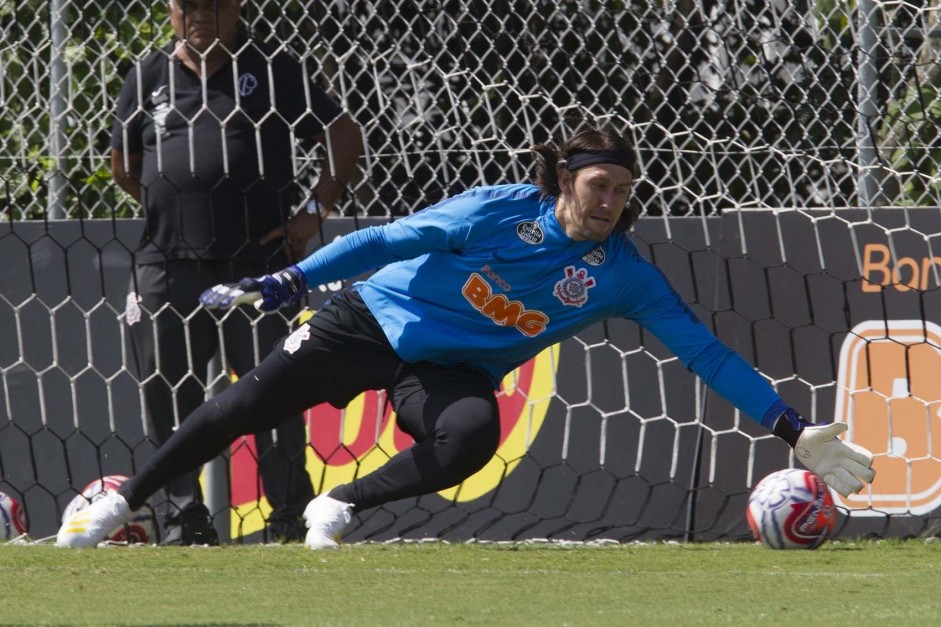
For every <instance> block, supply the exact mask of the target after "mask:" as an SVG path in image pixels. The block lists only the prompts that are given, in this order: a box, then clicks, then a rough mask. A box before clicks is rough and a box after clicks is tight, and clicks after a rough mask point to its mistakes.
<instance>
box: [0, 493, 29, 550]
mask: <svg viewBox="0 0 941 627" xmlns="http://www.w3.org/2000/svg"><path fill="white" fill-rule="evenodd" d="M26 529H27V524H26V511H25V510H24V509H23V508H22V507H20V504H19V503H18V502H17V501H16V499H15V498H13V497H12V496H10V495H8V494H7V493H5V492H0V540H12V539H13V538H17V537H19V536H21V535H23V534H24V533H26Z"/></svg>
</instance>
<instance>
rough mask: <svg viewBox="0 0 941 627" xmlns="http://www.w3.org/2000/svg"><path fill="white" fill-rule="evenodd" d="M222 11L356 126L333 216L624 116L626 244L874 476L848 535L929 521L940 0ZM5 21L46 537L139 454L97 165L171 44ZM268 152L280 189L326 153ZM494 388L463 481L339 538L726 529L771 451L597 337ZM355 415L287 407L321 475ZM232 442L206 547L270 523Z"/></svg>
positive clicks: (111, 10) (19, 276) (890, 531)
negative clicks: (636, 174) (835, 426)
mask: <svg viewBox="0 0 941 627" xmlns="http://www.w3.org/2000/svg"><path fill="white" fill-rule="evenodd" d="M243 5H244V6H243V9H242V26H243V27H244V28H245V29H246V30H248V31H249V32H250V33H252V35H253V36H255V37H256V38H258V39H260V40H263V41H265V42H267V43H269V44H272V45H274V46H283V47H284V48H286V49H289V50H291V51H292V53H293V54H295V55H296V56H297V57H298V58H300V59H302V60H303V61H304V62H305V66H306V67H307V68H308V70H309V71H310V72H311V74H312V76H313V78H314V79H315V80H316V81H317V82H318V83H319V84H320V85H322V86H323V87H324V88H325V89H326V90H327V92H328V93H329V94H330V95H331V97H332V98H333V99H334V100H335V101H336V102H338V103H340V105H341V106H342V107H343V108H344V109H345V110H346V111H348V112H349V113H350V115H351V116H352V118H353V119H354V120H356V122H357V123H358V124H359V125H360V127H361V129H362V131H363V136H364V140H365V153H364V155H363V156H362V157H361V159H360V160H359V164H358V165H359V168H358V170H359V174H358V176H357V177H356V179H355V180H354V181H352V182H351V184H350V185H349V187H348V190H347V192H346V193H345V195H344V196H343V198H342V200H341V202H340V203H339V205H338V207H337V213H338V214H339V215H340V216H343V217H346V218H349V221H348V222H343V226H342V227H341V226H338V227H337V228H338V229H339V230H340V231H343V230H349V229H353V228H359V227H361V226H363V225H365V224H371V223H375V221H378V222H383V221H388V220H389V219H392V218H395V217H397V216H402V215H407V214H410V213H412V212H414V211H417V210H419V209H421V208H423V207H425V206H428V205H429V204H431V203H434V202H437V201H438V200H440V199H442V198H444V197H446V196H447V195H449V194H451V193H454V192H457V191H460V190H463V189H466V188H468V187H470V186H474V185H479V184H484V183H487V184H493V183H503V182H518V181H524V180H527V178H528V176H529V173H530V168H531V166H532V161H531V159H530V156H529V152H528V147H529V146H530V145H532V144H534V143H538V142H545V141H555V142H558V141H559V140H560V139H561V138H563V137H565V136H566V135H567V134H568V133H570V132H571V131H572V129H573V128H575V127H576V126H577V125H578V124H579V123H580V122H582V121H589V122H611V123H613V124H615V125H617V126H620V127H622V128H624V129H626V130H627V132H628V133H629V134H630V135H631V137H632V138H633V139H634V141H635V143H636V145H637V146H638V150H639V155H640V161H641V170H642V176H641V178H640V179H639V180H638V181H637V184H636V185H635V189H634V196H633V198H632V201H631V202H633V203H636V204H637V205H638V206H639V207H640V208H641V211H642V216H643V217H642V218H641V220H640V221H639V223H638V224H637V227H636V229H635V233H634V238H635V241H637V243H638V244H639V246H640V248H641V250H642V252H644V254H645V255H647V256H648V257H650V258H651V259H653V260H654V261H655V262H656V263H657V264H658V265H660V266H661V267H662V268H663V269H664V272H665V273H666V274H667V276H668V277H669V278H670V280H671V281H672V282H673V283H674V285H675V286H676V287H677V289H678V290H679V291H680V293H681V294H682V296H683V297H684V298H685V299H686V300H687V301H688V302H690V303H691V305H692V307H693V308H694V310H695V311H696V313H697V314H699V315H700V317H701V318H702V319H703V320H704V321H705V322H706V324H707V325H709V326H710V328H712V329H713V330H714V331H715V332H716V334H717V335H719V337H720V338H721V339H723V340H724V341H726V342H727V343H728V344H729V345H731V346H732V347H733V348H735V349H736V350H738V351H739V352H741V353H742V354H743V356H745V357H746V359H749V360H750V361H751V362H752V363H754V364H755V365H756V366H757V367H758V368H759V369H760V370H761V371H762V372H763V373H764V374H765V375H766V376H767V377H768V378H769V379H770V380H771V382H772V383H773V384H774V385H775V387H776V388H777V389H778V390H779V391H780V392H781V393H782V395H783V396H785V398H786V399H787V400H788V401H789V402H791V403H792V404H793V405H794V406H795V407H798V408H799V409H800V410H801V411H802V412H803V413H805V414H806V415H808V416H809V417H811V418H812V419H815V420H830V419H834V418H835V419H837V420H841V421H845V422H847V423H848V424H849V425H850V427H851V428H850V432H849V434H848V436H847V437H849V438H852V439H854V440H856V441H859V442H861V443H864V444H865V445H866V446H868V447H869V448H871V449H872V450H873V451H874V452H875V453H876V464H877V467H878V468H879V472H880V477H884V479H881V481H882V483H877V484H875V485H874V487H873V488H871V489H870V490H869V491H868V492H866V493H864V494H862V495H859V496H857V497H853V498H851V499H844V500H838V505H839V506H840V507H841V508H842V510H843V511H844V512H845V513H849V512H853V515H852V516H844V517H843V518H842V519H841V520H842V521H843V522H842V526H841V528H840V529H841V532H842V533H844V534H847V535H849V534H854V533H874V534H879V535H907V534H914V533H936V531H937V524H936V523H937V518H936V517H935V515H934V512H935V511H936V510H937V509H938V506H939V504H941V498H939V497H938V493H939V492H941V480H938V477H939V476H941V469H939V465H938V464H939V462H941V451H939V444H938V442H939V441H941V436H938V434H939V429H941V426H939V424H938V420H939V416H938V413H937V409H938V407H939V402H941V391H938V392H936V391H935V386H934V384H933V382H932V381H933V379H932V377H931V376H930V374H931V373H932V372H933V370H932V369H933V368H934V367H935V366H936V364H935V363H934V362H935V361H936V360H937V359H938V355H939V354H941V353H939V347H941V331H939V330H938V329H937V327H936V325H937V324H941V322H939V321H937V320H935V319H934V318H935V317H936V315H935V313H934V312H936V311H937V308H936V306H935V305H936V304H937V303H936V302H935V301H936V299H937V291H938V283H939V281H938V274H939V272H938V267H939V265H941V254H939V253H938V251H937V247H936V246H935V245H934V242H935V237H936V233H938V232H939V228H938V227H939V226H941V215H938V207H939V206H941V192H939V185H938V183H937V172H938V161H939V159H941V155H939V153H938V150H937V146H938V145H939V138H938V132H939V130H938V128H939V127H938V123H939V119H941V106H939V104H938V103H939V101H941V100H939V88H941V72H939V69H941V65H939V63H938V52H939V49H938V48H939V41H941V38H939V37H938V36H937V34H938V30H937V18H938V15H939V10H941V9H939V7H938V6H937V3H932V2H923V3H889V2H872V1H871V0H860V1H859V2H851V3H847V2H840V3H828V2H818V3H807V2H796V3H784V2H770V3H769V2H756V1H751V0H734V1H733V2H713V1H701V2H691V1H686V0H680V1H677V2H671V3H666V4H658V3H646V2H599V1H594V0H592V1H585V2H561V3H553V4H552V5H547V4H546V3H542V2H536V1H533V0H508V1H498V0H454V1H450V0H448V1H439V2H417V1H411V0H393V1H389V2H381V3H376V2H360V1H358V0H338V1H333V2H315V1H312V0H287V1H282V2H274V1H272V0H256V1H253V2H247V1H246V2H243ZM0 28H2V32H3V42H4V45H3V46H2V47H0V103H2V104H0V106H2V110H3V112H4V115H3V116H2V119H0V217H2V218H3V221H4V222H5V225H4V231H2V233H0V255H2V257H3V259H4V260H7V262H6V263H5V269H4V270H2V271H0V281H2V285H0V286H2V291H0V328H2V330H3V331H2V332H3V342H2V348H0V373H2V385H3V394H4V399H5V406H4V410H3V411H0V474H2V476H0V490H3V491H5V492H8V493H9V494H12V495H15V496H16V497H18V498H19V499H21V500H22V501H24V502H25V504H26V509H27V511H28V513H30V518H31V519H32V520H33V521H35V526H34V531H33V532H32V533H33V535H38V536H42V535H48V533H52V532H54V525H55V522H56V520H57V518H58V516H59V515H60V514H61V511H62V509H64V507H65V504H67V503H68V501H69V500H70V499H71V498H72V497H73V496H74V495H75V494H76V493H77V492H79V491H81V489H82V487H83V486H84V485H85V484H86V483H88V482H90V481H92V480H93V479H94V478H97V477H100V476H103V475H105V474H114V473H123V474H129V473H131V472H133V471H134V470H135V469H136V468H137V467H139V464H141V463H143V462H144V460H146V459H147V457H148V456H149V455H150V453H151V452H152V450H153V438H152V434H151V433H150V429H149V427H148V425H147V421H145V420H142V419H141V416H142V410H141V404H142V398H141V392H140V386H141V384H142V381H141V380H139V378H138V377H137V376H136V375H135V374H134V372H133V368H131V367H130V365H129V364H130V360H131V358H130V357H129V354H128V351H129V349H128V348H127V347H128V339H127V337H126V336H127V329H126V325H125V322H126V318H125V317H126V315H127V311H126V309H125V296H126V292H127V269H128V267H129V266H130V264H131V260H132V255H133V251H134V250H135V248H136V245H137V241H136V239H137V238H138V237H139V234H140V228H141V226H140V222H141V219H142V218H144V217H145V216H144V212H143V210H142V209H141V207H140V205H139V204H138V203H137V202H135V201H134V200H133V199H132V198H130V197H129V196H128V195H126V194H125V193H124V192H123V191H121V189H120V187H119V186H118V185H116V184H115V182H114V181H113V180H112V178H111V167H110V162H109V152H110V137H111V129H112V124H113V121H114V111H115V100H116V97H117V94H118V91H119V90H120V86H121V84H122V82H123V77H124V76H125V75H126V74H127V73H128V72H129V71H131V70H132V69H133V68H134V67H136V66H135V63H136V62H137V60H139V59H141V58H143V57H144V56H146V55H147V54H148V53H150V52H152V51H154V50H158V49H160V48H161V47H162V46H164V45H165V44H166V43H167V42H169V41H170V40H171V37H172V31H171V29H170V25H169V20H168V15H167V7H166V5H165V4H164V3H150V2H144V1H143V0H137V1H130V2H127V1H122V2H117V1H111V0H106V1H104V2H96V3H90V2H81V1H77V0H55V1H53V2H23V3H17V5H16V6H15V7H14V6H11V5H4V6H3V7H0ZM221 124H223V125H224V124H226V121H225V120H223V121H221ZM291 150H292V155H291V156H292V164H293V167H294V172H293V174H294V176H295V177H296V179H297V180H298V181H299V182H300V189H299V190H298V196H297V199H296V202H297V204H298V205H300V204H302V199H303V198H304V197H306V195H307V194H308V193H309V192H310V190H311V189H312V187H313V185H314V184H315V183H316V181H317V179H318V176H319V175H320V172H321V171H324V170H326V169H328V168H330V167H331V166H330V163H329V158H328V156H327V155H326V154H325V152H326V151H325V150H324V149H323V147H321V146H317V145H314V146H311V145H306V144H303V143H298V144H296V145H293V146H292V147H291ZM249 183H250V182H249ZM125 219H126V220H125ZM371 221H373V222H371ZM325 232H326V233H327V234H328V235H329V234H330V231H329V230H326V229H325ZM335 287H336V286H333V287H331V286H323V287H322V289H321V290H320V292H322V293H327V292H329V291H330V290H331V289H334V288H335ZM312 304H313V305H316V304H317V299H316V297H315V298H314V302H312ZM167 311H169V313H171V314H172V315H177V316H178V317H179V318H180V319H181V320H182V321H184V322H185V321H186V320H187V317H188V314H186V313H184V312H176V311H175V310H173V308H172V307H170V308H169V309H168V310H167ZM145 315H146V314H145ZM292 323H293V321H291V320H285V324H286V326H285V328H286V329H287V328H289V326H290V325H291V324H292ZM256 352H257V353H258V354H259V355H260V354H261V353H262V352H263V349H262V348H261V347H256ZM879 368H883V370H879ZM158 376H165V375H158ZM187 376H189V377H190V378H193V377H196V378H198V379H199V380H200V381H201V385H203V386H204V387H206V388H210V387H212V385H213V383H214V382H219V381H223V380H224V379H225V376H224V375H221V374H217V375H216V376H215V377H214V378H213V377H209V378H206V376H205V375H203V374H202V373H193V372H189V373H187ZM168 383H169V384H170V385H171V386H179V385H181V382H180V381H168ZM500 399H501V400H500V402H501V409H502V412H503V420H504V433H503V438H504V443H503V444H501V449H500V452H499V453H498V455H497V457H496V458H495V460H494V462H492V463H491V465H490V466H488V468H487V469H486V472H485V473H484V475H482V476H481V477H478V478H475V479H473V480H469V481H468V482H466V483H465V485H463V486H461V487H459V488H456V489H454V490H452V491H448V492H447V493H443V494H441V495H433V496H430V497H423V498H421V499H417V500H415V499H412V500H407V501H404V502H402V503H398V504H392V505H389V506H385V507H382V508H378V509H376V510H374V511H371V512H366V513H364V514H363V515H360V516H359V517H357V520H356V524H355V525H354V526H353V527H352V528H351V531H350V537H351V538H356V539H363V538H366V539H384V538H389V537H398V536H401V537H441V538H448V539H451V538H460V539H466V538H469V537H470V538H480V539H490V538H495V539H506V538H509V539H520V538H537V537H549V538H559V539H577V540H585V539H607V538H610V539H616V540H624V539H630V538H651V537H656V538H660V537H682V538H693V539H715V538H741V537H744V536H745V535H746V527H745V524H744V517H743V508H744V502H745V500H746V499H747V495H748V492H749V490H750V489H751V487H752V486H754V485H755V483H757V481H758V480H760V479H761V477H762V476H763V475H764V474H766V473H767V472H770V471H771V470H774V469H777V468H779V467H782V466H785V465H793V464H794V463H795V460H794V459H793V458H791V457H790V456H789V454H788V451H787V450H786V448H784V447H783V446H782V445H781V444H780V443H779V442H777V441H776V440H774V439H773V438H771V437H770V436H768V434H767V433H765V432H764V431H762V430H761V429H760V428H758V427H756V426H755V425H754V424H753V423H752V421H750V420H749V419H748V418H747V417H744V416H741V415H740V414H739V413H738V412H737V411H735V410H734V409H733V408H731V407H730V406H728V405H727V404H726V403H725V402H724V401H722V400H721V399H718V398H717V397H714V396H713V395H712V394H711V393H710V392H708V390H706V389H705V388H704V387H703V386H702V385H701V384H700V383H698V382H697V381H696V380H695V379H694V378H693V377H692V375H690V374H689V373H688V372H686V371H685V369H683V368H682V366H681V365H680V364H679V363H678V361H677V360H676V359H675V358H673V357H672V356H671V355H670V354H669V353H668V352H667V351H666V350H665V349H663V348H662V347H661V346H660V345H659V343H658V342H657V340H656V339H655V338H653V337H650V336H649V335H647V334H645V333H643V332H641V331H639V330H638V329H637V328H636V327H633V326H632V325H630V324H628V323H626V322H622V321H612V322H610V323H608V324H605V325H603V327H598V328H594V329H591V330H590V331H589V332H586V333H584V334H581V335H579V336H578V337H577V338H574V339H572V340H570V341H567V342H565V343H563V344H562V345H561V346H560V347H557V348H556V349H555V352H552V351H549V352H547V353H545V354H543V355H541V356H540V358H539V359H537V360H534V362H532V363H530V364H527V365H526V366H525V367H523V368H522V369H520V370H518V371H517V372H515V373H514V374H513V375H512V376H511V377H510V378H508V379H507V381H505V382H504V388H503V390H502V391H501V396H500ZM356 403H357V404H355V405H354V406H351V407H350V408H347V409H346V410H344V411H341V412H332V410H317V411H313V412H312V413H310V414H309V416H308V418H309V420H308V422H309V425H310V433H309V436H310V443H311V445H310V446H309V447H308V450H307V452H306V458H307V468H308V470H310V471H311V473H312V477H313V479H314V487H315V489H317V490H318V491H319V490H320V489H323V488H328V487H330V486H331V485H336V484H337V483H342V482H343V481H345V480H348V479H349V478H350V477H352V476H357V475H359V474H361V473H364V472H368V471H369V470H371V469H373V468H375V467H376V465H377V464H378V463H380V462H381V461H384V460H386V459H388V458H389V457H390V456H391V455H392V454H394V452H395V450H397V449H399V448H401V447H402V446H405V445H406V443H405V441H404V440H402V435H401V434H399V433H398V432H396V431H395V429H394V420H392V419H391V418H390V415H389V413H388V411H386V410H385V409H384V403H383V397H382V396H381V395H380V396H378V397H373V396H370V395H366V397H364V398H362V399H359V400H357V402H356ZM318 411H319V412H320V413H317V412H318ZM179 418H180V417H177V419H179ZM317 424H323V425H325V426H323V427H322V429H317V428H315V425H317ZM257 454H258V452H257V449H256V447H255V444H254V442H253V441H252V440H251V439H250V438H249V439H246V440H244V441H240V442H238V443H236V445H235V447H234V448H233V450H232V452H231V453H230V454H229V456H228V457H229V461H228V464H227V468H228V471H227V473H226V477H227V479H228V480H229V482H230V484H231V486H232V487H231V493H230V494H229V495H228V496H229V497H230V498H229V501H231V504H232V507H231V508H228V507H226V508H225V510H226V512H231V515H230V516H229V518H230V519H231V521H232V524H231V535H232V537H256V536H254V535H252V534H255V533H256V532H260V533H262V534H264V533H266V532H265V531H264V530H263V528H264V524H263V523H264V518H265V516H267V514H268V513H269V511H270V508H269V505H268V504H267V501H266V500H265V499H264V498H263V496H262V488H261V486H260V483H259V479H258V475H257V472H256V459H255V457H256V456H257ZM42 456H45V457H42ZM240 486H241V487H240ZM215 513H217V514H222V513H225V512H222V511H221V510H220V511H217V512H215ZM263 537H266V536H263Z"/></svg>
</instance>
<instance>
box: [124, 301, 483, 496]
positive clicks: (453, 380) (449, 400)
mask: <svg viewBox="0 0 941 627" xmlns="http://www.w3.org/2000/svg"><path fill="white" fill-rule="evenodd" d="M370 389H387V390H389V392H390V398H391V400H392V403H393V407H394V408H395V410H396V413H397V421H398V425H399V427H400V428H401V429H402V430H403V431H405V432H406V433H408V434H409V435H411V436H412V437H413V438H415V441H416V443H415V445H413V446H412V447H411V448H409V449H407V450H405V451H402V452H400V453H398V454H397V455H395V456H394V457H392V458H391V459H390V460H389V461H388V462H387V463H386V464H385V465H384V466H382V467H380V468H379V469H378V470H376V471H375V472H373V473H371V474H369V475H366V476H364V477H360V478H357V479H356V480H355V481H353V482H352V483H350V484H347V485H344V486H340V487H338V488H336V489H334V490H333V491H331V496H334V497H335V498H338V499H340V500H342V501H345V502H349V503H353V504H354V509H355V511H359V510H362V509H366V508H369V507H374V506H376V505H380V504H382V503H385V502H388V501H392V500H396V499H401V498H406V497H412V496H418V495H421V494H428V493H431V492H436V491H438V490H443V489H445V488H449V487H452V486H455V485H457V484H458V483H460V482H461V481H463V480H464V479H466V478H467V477H469V476H470V475H472V474H473V473H475V472H477V471H478V470H480V469H481V468H483V466H484V465H485V464H486V463H487V462H488V461H489V460H490V458H491V457H493V454H494V453H495V452H496V450H497V446H498V444H499V440H500V419H499V413H498V409H497V401H496V397H495V395H494V391H493V387H492V385H491V384H490V382H489V380H488V379H487V378H486V377H485V376H484V375H483V374H481V373H479V372H476V371H474V370H471V369H467V368H462V367H451V366H441V365H436V364H430V363H416V364H412V363H405V362H403V361H402V360H401V359H399V357H398V356H397V355H396V354H395V352H394V351H393V350H392V348H391V346H390V345H389V343H388V341H387V340H386V338H385V335H384V334H383V332H382V329H381V328H380V327H379V325H378V324H377V323H376V320H375V318H374V317H373V316H372V314H371V313H370V312H369V310H368V309H367V308H366V306H365V305H364V304H363V301H362V299H361V298H360V296H359V294H358V293H357V292H355V291H352V290H348V291H345V292H341V293H340V294H338V295H337V296H335V297H334V298H333V299H332V301H331V302H329V303H328V304H327V305H325V306H324V308H323V309H322V310H321V311H320V312H319V313H317V315H315V316H314V317H313V318H312V319H311V321H310V322H309V323H307V324H305V325H302V326H301V327H300V328H299V329H298V330H297V331H295V332H294V333H293V334H291V335H290V336H289V337H288V338H286V339H285V341H284V342H282V343H281V345H279V347H278V349H277V350H275V351H273V352H272V353H271V354H270V355H269V356H268V357H266V358H265V360H264V361H263V362H262V363H261V364H260V365H259V366H258V367H257V368H255V369H254V370H253V371H252V372H251V373H249V374H248V375H246V376H243V377H241V378H240V379H239V380H238V382H237V383H236V384H235V385H233V386H232V387H231V388H229V389H228V390H226V391H225V392H223V393H222V394H220V395H218V396H215V397H213V398H211V399H209V400H208V401H207V402H206V403H205V404H203V405H202V406H200V407H199V408H198V409H197V410H196V411H194V412H193V413H192V414H191V415H190V416H189V417H188V418H187V419H186V420H185V421H184V422H183V424H182V426H181V427H180V429H179V430H178V431H177V432H176V433H174V434H173V436H172V437H171V438H170V439H169V440H168V441H167V443H166V444H165V445H164V446H163V447H161V448H160V450H158V451H157V452H156V453H155V454H154V456H153V457H152V458H151V459H150V461H149V462H148V463H147V465H146V467H145V468H144V469H143V470H141V472H139V473H138V474H137V475H136V476H134V477H133V478H131V480H130V481H128V482H127V483H125V484H124V486H123V487H122V488H121V493H122V494H123V495H124V496H125V498H127V500H128V503H129V504H130V506H131V508H132V509H137V508H139V507H141V506H142V505H143V504H144V502H145V501H146V499H147V498H148V497H149V496H150V495H151V494H153V493H154V492H155V491H157V490H158V489H159V488H160V487H161V486H162V485H164V484H165V483H167V482H168V481H170V480H172V479H174V478H175V477H178V476H180V474H181V473H183V472H186V471H188V470H190V469H192V468H196V467H198V466H199V465H200V464H203V463H204V462H206V461H208V460H209V459H211V458H212V457H213V456H215V455H216V454H218V453H219V452H220V451H222V450H224V449H225V448H226V447H227V446H228V445H229V443H231V442H232V441H233V440H234V439H235V438H237V437H239V436H241V435H244V434H246V433H254V432H257V431H260V430H263V429H271V428H273V427H274V426H276V425H278V424H280V423H281V421H283V420H284V417H285V416H290V415H293V414H296V413H298V412H300V411H302V410H304V409H306V408H308V407H311V406H313V405H317V404H319V403H324V402H327V403H330V404H331V405H333V406H334V407H345V406H346V405H347V404H348V403H349V402H350V401H351V400H352V399H353V398H355V397H356V396H357V395H358V394H359V393H361V392H363V391H365V390H370ZM316 428H317V425H316V424H312V425H311V429H316Z"/></svg>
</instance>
